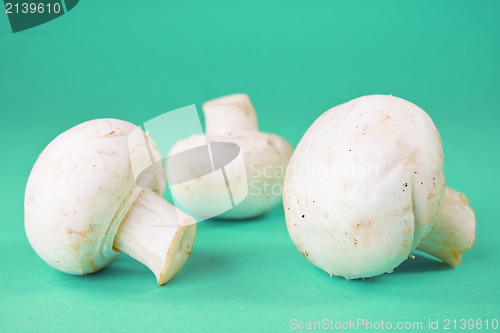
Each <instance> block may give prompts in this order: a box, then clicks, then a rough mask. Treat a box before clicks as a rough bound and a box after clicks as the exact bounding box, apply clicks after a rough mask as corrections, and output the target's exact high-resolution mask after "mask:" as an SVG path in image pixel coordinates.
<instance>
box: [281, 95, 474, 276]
mask: <svg viewBox="0 0 500 333" xmlns="http://www.w3.org/2000/svg"><path fill="white" fill-rule="evenodd" d="M445 188H446V186H445V181H444V176H443V152H442V148H441V139H440V137H439V133H438V131H437V130H436V127H435V126H434V124H433V122H432V120H431V119H430V117H429V116H428V115H427V114H426V113H425V112H424V111H423V110H422V109H420V108H419V107H417V106H416V105H414V104H412V103H410V102H408V101H405V100H403V99H400V98H397V97H393V96H383V95H373V96H365V97H360V98H357V99H355V100H352V101H350V102H348V103H345V104H342V105H339V106H337V107H334V108H332V109H330V110H328V111H327V112H325V113H324V114H323V115H321V116H320V117H319V118H318V119H317V120H316V121H315V122H314V123H313V124H312V125H311V127H310V128H309V129H308V130H307V132H306V134H305V135H304V137H303V138H302V140H301V141H300V143H299V145H298V147H297V148H296V150H295V152H294V154H293V156H292V159H291V161H290V163H289V166H288V169H287V174H286V177H285V184H284V193H283V204H284V209H285V216H286V220H287V228H288V231H289V233H290V236H291V238H292V240H293V241H294V243H295V245H296V246H297V248H298V249H299V250H300V251H301V252H302V254H303V255H304V256H305V257H307V259H308V260H309V261H311V262H312V263H313V264H315V265H316V266H318V267H319V268H321V269H323V270H325V271H326V272H328V273H330V274H331V275H340V276H344V277H346V278H361V277H371V276H376V275H380V274H383V273H385V272H390V271H392V270H393V269H394V268H395V267H397V266H398V265H399V264H400V263H401V262H403V261H404V260H405V259H407V258H408V256H409V255H410V254H411V252H412V251H413V250H415V249H416V248H417V246H419V245H420V244H421V243H422V241H423V240H424V239H425V238H426V237H427V236H428V235H429V234H430V235H431V236H429V237H428V238H427V241H424V243H422V248H421V249H422V250H424V251H427V252H429V253H431V254H433V255H435V256H437V257H440V258H441V259H443V261H445V262H447V263H450V264H454V265H456V264H457V263H459V262H460V259H459V258H460V253H462V252H463V251H465V250H467V249H468V248H470V246H472V243H473V241H474V237H475V233H474V232H473V231H474V230H475V217H474V214H473V213H472V210H471V209H470V208H469V207H468V206H467V202H466V201H465V200H462V201H460V200H453V198H451V197H454V194H453V193H456V192H454V191H452V190H447V191H446V193H447V196H449V197H450V198H449V200H446V199H445ZM443 199H444V202H445V206H444V208H443ZM447 202H448V204H447ZM450 202H453V205H450ZM457 205H459V206H460V207H459V208H458V209H457V208H456V206H457ZM440 212H444V214H443V213H441V215H442V216H441V217H440ZM450 216H453V217H455V219H453V220H452V219H450V218H449V217H450ZM440 220H443V221H444V222H441V221H440ZM436 222H437V223H438V225H437V226H436ZM435 226H436V233H435V235H436V237H432V236H433V234H434V233H433V232H431V231H432V230H433V228H434V227H435ZM438 230H440V231H439V232H438ZM456 230H462V231H463V232H456ZM446 238H449V239H453V242H454V244H455V245H454V246H452V247H453V248H450V246H451V245H450V244H453V242H446V241H445V239H446ZM445 243H446V244H445ZM446 247H448V248H446Z"/></svg>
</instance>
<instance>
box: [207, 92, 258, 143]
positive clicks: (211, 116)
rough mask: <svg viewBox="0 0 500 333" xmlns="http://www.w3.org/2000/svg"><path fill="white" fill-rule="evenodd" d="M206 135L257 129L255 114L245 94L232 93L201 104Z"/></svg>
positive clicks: (238, 132) (237, 132)
mask: <svg viewBox="0 0 500 333" xmlns="http://www.w3.org/2000/svg"><path fill="white" fill-rule="evenodd" d="M203 113H204V114H205V125H206V134H207V135H227V134H240V133H242V132H255V131H257V130H258V125H257V116H256V114H255V109H254V108H253V106H252V103H251V102H250V99H249V98H248V96H247V95H245V94H234V95H230V96H225V97H221V98H217V99H214V100H212V101H209V102H206V103H205V104H203Z"/></svg>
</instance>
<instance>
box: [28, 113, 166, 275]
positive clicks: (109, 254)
mask: <svg viewBox="0 0 500 333" xmlns="http://www.w3.org/2000/svg"><path fill="white" fill-rule="evenodd" d="M136 128H137V127H136V126H135V125H133V124H131V123H128V122H126V121H122V120H117V119H97V120H91V121H88V122H85V123H82V124H80V125H78V126H75V127H73V128H71V129H69V130H68V131H66V132H64V133H62V134H61V135H59V136H58V137H57V138H55V139H54V140H53V141H52V142H51V143H50V144H49V145H48V146H47V147H46V148H45V149H44V151H43V152H42V154H41V155H40V156H39V158H38V160H37V161H36V163H35V165H34V167H33V169H32V171H31V174H30V177H29V180H28V184H27V186H26V193H25V229H26V234H27V236H28V240H29V242H30V244H31V246H32V247H33V249H34V250H35V251H36V253H37V254H38V255H39V256H40V257H41V258H42V259H43V260H44V261H46V262H47V263H48V264H50V265H51V266H53V267H55V268H57V269H59V270H61V271H63V272H66V273H70V274H87V273H92V272H95V271H97V270H99V269H101V268H103V267H105V266H106V265H108V264H109V263H110V262H111V261H113V259H115V257H116V256H117V254H118V253H119V251H118V250H116V249H114V248H113V239H114V237H115V234H116V231H117V228H118V226H119V224H120V222H121V221H122V219H123V217H124V216H125V214H126V213H127V211H128V209H129V207H130V206H131V205H132V203H133V201H134V200H135V199H136V197H137V196H138V195H139V193H140V192H141V190H142V188H139V187H138V186H137V185H136V182H135V179H134V175H133V173H132V170H131V163H130V158H131V157H130V156H129V141H128V140H129V134H130V132H131V131H133V130H134V129H136ZM148 140H149V144H150V146H151V147H153V149H152V153H153V154H154V156H155V157H157V156H160V154H159V152H158V150H157V149H156V146H155V145H154V143H153V142H152V140H150V139H149V137H148ZM144 144H145V143H144V142H137V148H140V146H141V145H144ZM138 150H140V149H138ZM132 154H133V152H132ZM132 158H137V157H134V156H132ZM139 158H140V157H139ZM159 159H160V160H161V157H160V158H159ZM160 169H161V170H160ZM165 183H166V179H165V172H164V170H163V167H161V168H160V167H159V169H158V170H157V172H156V173H155V176H154V177H153V178H152V181H151V184H150V188H151V189H152V190H153V191H154V192H156V193H157V194H159V195H163V192H164V190H165Z"/></svg>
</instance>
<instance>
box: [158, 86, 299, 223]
mask: <svg viewBox="0 0 500 333" xmlns="http://www.w3.org/2000/svg"><path fill="white" fill-rule="evenodd" d="M203 111H204V114H205V123H206V133H205V135H194V136H191V137H189V138H186V139H184V140H181V141H178V142H177V143H176V144H175V145H174V146H173V147H172V149H171V151H170V152H169V155H174V154H178V153H181V152H185V151H188V150H190V149H193V148H195V147H200V146H202V145H204V144H206V143H207V142H209V143H210V142H229V143H235V144H237V145H238V146H239V147H240V149H241V153H242V155H243V160H244V166H241V167H242V168H244V169H245V170H246V177H241V176H240V175H239V173H238V172H236V171H235V172H232V173H228V175H227V177H228V183H229V186H230V188H231V190H232V191H233V194H234V193H243V192H245V191H246V190H248V195H246V197H244V199H243V200H242V201H241V202H240V203H239V204H237V205H235V206H234V207H233V208H231V209H229V210H227V211H225V212H223V213H222V214H219V215H218V216H217V217H218V218H223V219H245V218H251V217H255V216H258V215H261V214H263V213H264V212H266V211H267V210H269V209H271V208H272V207H274V206H276V205H278V204H279V203H280V202H281V194H282V187H283V179H284V175H285V169H286V166H287V164H288V161H289V160H290V157H291V155H292V152H293V150H292V147H291V146H290V144H288V142H286V140H284V139H283V138H281V137H279V136H277V135H274V134H269V133H263V132H259V129H258V125H257V116H256V114H255V110H254V108H253V106H252V103H251V102H250V99H249V97H248V96H247V95H245V94H234V95H229V96H224V97H220V98H217V99H214V100H211V101H208V102H206V103H205V104H203ZM172 170H173V168H172V167H171V165H170V164H169V163H167V174H168V177H169V179H171V175H170V173H171V172H172ZM245 170H243V172H245ZM238 171H239V170H238ZM186 172H187V173H189V172H191V173H192V174H191V177H188V178H190V179H197V180H198V182H193V184H192V186H178V187H175V188H172V187H171V188H170V189H171V191H172V196H173V198H174V200H175V202H176V203H179V204H180V207H182V208H183V209H185V210H186V212H187V213H189V214H191V215H194V216H206V217H212V216H211V214H210V212H212V211H223V210H222V209H217V208H218V207H221V208H222V207H224V205H225V200H224V199H225V197H223V196H222V195H217V194H218V193H226V192H227V189H226V186H227V184H225V183H224V182H213V181H207V182H203V181H202V179H201V177H200V176H199V174H198V171H197V168H196V166H194V165H193V166H186Z"/></svg>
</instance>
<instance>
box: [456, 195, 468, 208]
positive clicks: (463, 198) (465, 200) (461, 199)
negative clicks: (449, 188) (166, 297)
mask: <svg viewBox="0 0 500 333" xmlns="http://www.w3.org/2000/svg"><path fill="white" fill-rule="evenodd" d="M458 198H459V199H460V202H461V203H462V204H463V205H464V206H468V205H469V199H467V197H466V196H465V195H463V194H462V193H458Z"/></svg>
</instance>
